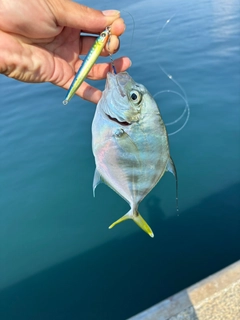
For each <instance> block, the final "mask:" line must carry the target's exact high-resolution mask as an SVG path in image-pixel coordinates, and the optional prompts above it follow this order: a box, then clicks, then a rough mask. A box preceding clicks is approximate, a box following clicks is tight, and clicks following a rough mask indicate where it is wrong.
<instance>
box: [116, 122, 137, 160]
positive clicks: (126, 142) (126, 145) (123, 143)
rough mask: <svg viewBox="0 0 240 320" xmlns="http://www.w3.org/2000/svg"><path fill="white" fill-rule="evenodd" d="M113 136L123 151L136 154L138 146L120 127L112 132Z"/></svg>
mask: <svg viewBox="0 0 240 320" xmlns="http://www.w3.org/2000/svg"><path fill="white" fill-rule="evenodd" d="M114 138H115V140H116V142H117V144H118V145H119V146H120V147H121V148H122V149H123V151H124V152H130V153H135V154H138V153H139V151H138V148H137V146H136V144H135V143H134V142H133V140H132V139H131V138H130V136H129V135H128V134H127V132H126V131H124V130H123V129H122V128H119V129H117V130H116V131H115V133H114Z"/></svg>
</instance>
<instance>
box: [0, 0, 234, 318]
mask: <svg viewBox="0 0 240 320" xmlns="http://www.w3.org/2000/svg"><path fill="white" fill-rule="evenodd" d="M128 3H129V1H126V0H124V1H122V2H121V4H120V2H119V4H116V3H115V2H113V1H107V0H105V1H101V2H100V3H99V2H98V1H94V0H93V1H90V2H89V1H88V2H86V1H85V4H86V5H89V6H92V7H94V8H98V9H109V8H116V9H120V10H121V11H122V16H123V17H124V19H125V21H126V24H127V30H126V32H125V34H124V35H123V36H122V39H121V49H120V51H119V53H118V54H117V56H121V55H128V56H129V57H130V58H131V60H132V62H133V65H132V67H131V68H130V69H129V73H130V75H131V76H132V77H133V78H134V80H135V81H137V82H139V83H142V84H144V85H145V86H146V87H147V88H148V90H149V91H150V92H151V93H152V94H153V95H154V94H157V95H156V100H157V102H158V105H159V107H160V110H161V113H162V116H163V119H164V120H165V122H171V121H173V120H174V119H176V118H177V117H179V115H180V114H181V112H182V110H183V108H184V103H183V101H182V100H181V99H180V98H179V96H177V95H174V94H170V93H163V94H161V95H159V94H158V93H159V92H160V91H164V90H173V91H178V92H180V89H179V87H178V86H176V84H175V83H174V82H173V81H171V80H170V79H169V78H168V77H167V76H166V74H164V73H163V72H162V71H161V69H160V67H159V64H160V65H161V66H162V68H164V70H165V71H166V73H167V74H168V75H172V77H173V78H174V79H175V80H176V81H178V82H179V83H180V85H181V86H182V87H183V88H184V90H185V91H186V94H187V96H188V102H189V105H190V108H191V116H190V120H189V122H188V124H187V126H186V127H185V128H184V129H183V130H182V131H181V132H180V133H178V134H176V135H173V136H171V137H170V147H171V154H172V157H173V159H174V161H175V164H176V167H177V171H178V176H179V207H180V216H179V217H177V215H176V206H175V182H174V178H173V177H172V176H171V175H170V174H168V173H167V174H166V175H165V176H164V177H163V179H162V180H161V181H160V183H159V184H158V185H157V186H156V187H155V188H154V190H153V191H152V192H151V193H150V194H149V195H148V196H147V197H146V199H145V200H144V201H143V202H142V204H141V205H140V212H141V214H142V215H143V216H144V217H145V219H146V220H147V221H148V222H149V224H150V226H151V227H152V229H153V231H154V234H155V237H154V239H151V238H150V237H148V236H147V235H146V234H145V233H143V232H142V231H141V230H140V229H139V228H138V227H137V226H136V225H135V224H134V223H133V222H131V221H128V222H125V223H122V224H120V225H119V226H117V227H116V228H114V229H112V230H108V226H109V225H110V224H111V223H112V222H113V221H115V220H116V219H117V218H119V217H121V216H122V215H123V214H124V213H126V212H127V211H128V205H127V204H126V203H125V201H124V200H122V199H121V198H120V197H119V196H118V195H117V194H115V193H114V192H113V191H112V190H110V189H109V188H108V187H107V186H105V185H100V186H99V187H98V188H97V192H96V198H93V197H92V178H93V173H94V160H93V156H92V151H91V122H92V118H93V115H94V110H95V105H93V104H91V103H88V102H86V101H83V100H81V99H80V98H78V97H74V98H73V100H72V101H71V103H70V104H69V105H68V106H67V107H64V106H63V105H62V103H61V102H62V100H63V98H64V96H65V91H64V90H63V89H60V88H56V87H53V86H52V85H51V84H24V83H20V82H17V81H14V80H11V79H7V78H6V77H4V76H0V90H1V102H0V172H1V174H0V190H1V193H0V290H1V292H0V318H1V319H2V320H13V319H14V320H15V319H18V320H32V319H34V320H37V319H41V320H42V319H44V320H48V319H49V320H50V319H51V320H52V319H54V320H57V319H64V320H65V319H66V320H69V319H71V320H75V319H87V320H92V319H98V320H99V319H103V320H107V319H109V320H112V319H114V320H118V319H119V320H123V319H127V318H128V317H130V316H132V315H134V314H136V313H138V312H140V311H142V310H144V309H146V308H148V307H150V306H152V305H153V304H155V303H157V302H159V301H161V300H162V299H164V298H167V297H168V296H170V295H172V294H174V293H176V292H178V291H180V290H182V289H184V288H185V287H187V286H189V285H191V284H193V283H195V282H196V281H198V280H200V279H202V278H204V277H206V276H208V275H210V274H212V273H213V272H216V271H218V270H220V269H221V268H223V267H225V266H227V265H229V264H230V263H232V262H234V261H236V260H238V259H239V258H240V200H239V199H240V197H239V194H240V90H239V88H240V43H239V39H240V3H239V1H238V0H232V1H227V0H225V1H224V0H221V1H214V0H203V1H190V0H182V1H176V0H175V1H173V0H172V1H166V0H163V1H137V2H133V3H131V4H128ZM127 12H129V13H130V14H131V15H132V16H133V17H134V22H135V29H134V34H133V32H132V30H133V21H132V18H131V16H130V15H129V14H128V13H127ZM170 18H171V21H170V22H169V23H168V24H167V25H166V27H165V28H164V29H163V30H162V32H161V29H162V27H163V26H164V24H165V23H166V21H167V20H168V19H170ZM132 35H133V36H132ZM106 59H107V58H105V60H106ZM104 83H105V81H99V82H97V83H95V85H96V86H98V87H99V88H101V89H102V88H103V87H104ZM178 125H181V123H179V124H178ZM177 127H178V126H176V127H175V126H174V127H168V131H169V132H172V130H176V128H177Z"/></svg>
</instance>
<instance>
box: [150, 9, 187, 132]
mask: <svg viewBox="0 0 240 320" xmlns="http://www.w3.org/2000/svg"><path fill="white" fill-rule="evenodd" d="M175 15H176V14H173V15H172V16H171V18H170V19H168V20H167V21H166V22H165V23H164V25H163V27H162V29H161V31H160V33H159V35H158V38H157V42H158V41H159V38H160V36H161V34H162V32H163V30H164V29H165V27H166V26H167V25H168V23H169V22H170V21H171V20H172V18H173V17H174V16H175ZM157 63H158V66H159V68H160V69H161V70H162V72H163V73H164V74H165V75H166V76H167V77H168V78H169V79H170V80H171V81H172V82H173V83H175V85H176V86H177V87H178V88H179V89H180V90H181V92H182V94H181V93H179V92H177V91H174V90H162V91H160V92H157V93H156V94H155V95H154V96H153V97H154V98H155V97H157V96H158V95H160V94H162V93H166V92H167V93H173V94H176V95H178V96H179V97H180V98H181V99H182V100H183V101H184V102H185V108H184V110H183V112H182V114H181V115H180V116H179V117H178V118H177V119H176V120H174V121H172V122H168V123H166V124H165V125H166V126H171V125H174V124H176V123H178V122H179V121H180V120H181V119H182V118H183V116H184V115H185V114H186V113H187V116H186V119H185V121H184V123H183V125H182V126H181V127H180V128H179V129H177V130H176V131H174V132H171V133H169V134H168V135H169V136H172V135H174V134H176V133H178V132H180V131H181V130H182V129H183V128H184V127H185V126H186V124H187V122H188V120H189V117H190V107H189V103H188V98H187V94H186V92H185V90H184V89H183V87H182V86H181V85H180V83H179V82H178V81H177V80H175V79H174V78H173V76H172V75H171V74H169V73H167V71H166V70H165V69H164V68H163V67H162V65H161V64H160V63H159V62H157Z"/></svg>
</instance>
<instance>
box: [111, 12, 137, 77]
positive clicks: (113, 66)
mask: <svg viewBox="0 0 240 320" xmlns="http://www.w3.org/2000/svg"><path fill="white" fill-rule="evenodd" d="M121 12H126V13H127V14H128V15H129V16H130V17H131V18H132V23H133V29H132V37H131V44H130V49H131V47H132V44H133V36H134V31H135V20H134V18H133V15H132V14H131V13H130V12H128V11H126V10H121ZM110 41H111V35H110V37H109V40H108V48H109V44H110ZM108 51H109V50H108ZM108 54H109V57H110V62H111V65H112V73H114V74H117V71H116V68H115V65H114V60H113V57H112V54H111V53H110V52H108Z"/></svg>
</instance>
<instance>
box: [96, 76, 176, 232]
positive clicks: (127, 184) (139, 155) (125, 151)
mask: <svg viewBox="0 0 240 320" xmlns="http://www.w3.org/2000/svg"><path fill="white" fill-rule="evenodd" d="M92 149H93V154H94V157H95V163H96V170H95V175H94V180H93V194H94V196H95V189H96V187H97V185H98V184H99V183H100V182H101V181H102V182H104V183H106V184H107V185H108V186H109V187H110V188H112V189H113V190H114V191H115V192H116V193H118V194H119V195H120V196H121V197H122V198H123V199H125V200H126V201H127V202H128V203H129V205H130V207H131V209H130V210H129V211H128V212H127V213H126V214H125V215H124V216H123V217H121V218H120V219H119V220H117V221H115V222H114V223H113V224H112V225H110V227H109V228H110V229H111V228H112V227H114V226H115V225H116V224H118V223H120V222H122V221H125V220H127V219H132V220H133V221H134V222H135V223H136V224H137V225H138V226H139V227H140V228H142V229H143V230H144V231H145V232H146V233H148V234H149V235H150V236H151V237H153V236H154V235H153V232H152V230H151V228H150V227H149V225H148V224H147V222H146V221H145V220H144V219H143V218H142V217H141V215H140V214H139V212H138V206H139V204H140V202H141V201H142V200H143V198H144V197H145V196H146V195H147V194H148V193H149V192H150V191H151V190H152V189H153V188H154V186H155V185H156V184H157V183H158V182H159V180H160V179H161V178H162V176H163V174H164V173H165V171H170V172H171V173H173V174H174V176H175V178H176V187H177V173H176V169H175V165H174V163H173V161H172V159H171V157H170V152H169V143H168V135H167V131H166V128H165V125H164V123H163V120H162V118H161V115H160V112H159V109H158V106H157V104H156V102H155V100H154V99H153V97H152V96H151V94H150V93H149V92H148V91H147V89H146V88H145V87H144V86H143V85H141V84H138V83H136V82H135V81H134V80H133V79H132V78H131V77H130V76H129V74H128V73H127V72H121V73H118V74H111V73H108V75H107V81H106V86H105V90H104V92H103V95H102V97H101V99H100V101H99V103H98V105H97V108H96V112H95V115H94V119H93V123H92Z"/></svg>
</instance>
